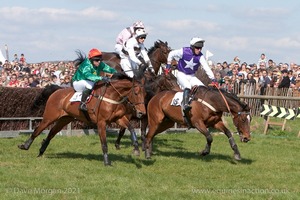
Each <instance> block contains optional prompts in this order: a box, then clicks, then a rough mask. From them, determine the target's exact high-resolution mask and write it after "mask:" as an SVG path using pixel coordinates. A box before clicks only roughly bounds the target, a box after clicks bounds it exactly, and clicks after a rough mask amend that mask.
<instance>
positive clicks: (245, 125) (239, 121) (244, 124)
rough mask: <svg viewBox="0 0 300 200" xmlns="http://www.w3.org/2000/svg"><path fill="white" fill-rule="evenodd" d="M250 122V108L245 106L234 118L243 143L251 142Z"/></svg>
mask: <svg viewBox="0 0 300 200" xmlns="http://www.w3.org/2000/svg"><path fill="white" fill-rule="evenodd" d="M250 122H251V115H250V108H249V106H248V105H247V104H245V105H244V107H243V109H242V110H241V111H239V112H238V113H236V114H235V115H234V117H233V123H234V125H235V126H236V128H237V131H238V133H239V135H240V139H241V141H242V142H248V141H250V140H251V135H250Z"/></svg>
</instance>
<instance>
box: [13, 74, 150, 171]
mask: <svg viewBox="0 0 300 200" xmlns="http://www.w3.org/2000/svg"><path fill="white" fill-rule="evenodd" d="M142 73H144V72H142ZM144 84H145V79H144V78H141V79H136V78H135V77H134V78H130V77H128V76H127V75H126V74H125V73H115V74H113V76H112V77H111V82H110V83H109V84H105V83H104V82H102V81H99V82H97V83H96V84H95V86H94V93H93V95H92V98H91V100H90V102H89V103H88V113H89V118H90V120H88V119H87V116H86V115H85V114H84V113H83V112H82V111H80V110H79V109H78V103H79V102H76V103H74V102H70V98H71V97H72V96H73V94H74V89H73V88H65V89H58V90H56V91H55V92H54V93H53V94H51V95H50V97H49V99H48V100H47V103H46V107H45V111H44V114H43V119H42V121H41V123H40V124H39V126H38V127H37V128H36V129H35V130H34V132H33V133H32V134H31V136H30V137H29V139H28V140H26V141H25V142H24V143H23V144H20V145H19V146H18V147H19V148H20V149H23V150H28V149H29V148H30V145H31V144H32V142H33V141H34V139H35V138H36V137H37V136H38V135H40V133H41V132H42V131H43V130H44V129H46V128H47V127H48V126H50V125H51V124H53V123H55V125H54V126H53V127H52V128H51V129H50V132H49V134H48V136H47V138H46V139H45V140H44V141H43V142H42V146H41V148H40V150H39V151H40V152H39V156H42V155H43V153H44V152H45V150H46V148H47V146H48V145H49V143H50V141H51V139H52V138H53V137H54V136H55V135H56V134H57V133H58V132H59V131H60V130H61V129H62V128H63V127H64V126H66V125H67V124H68V123H70V122H72V121H74V120H80V121H83V122H87V123H89V122H91V123H93V124H96V125H97V129H98V135H99V138H100V142H101V147H102V152H103V158H104V164H105V165H110V164H111V163H110V160H109V158H108V148H107V141H106V125H107V124H110V123H111V122H116V123H117V124H118V125H120V126H121V127H126V128H128V126H129V125H130V123H129V120H128V119H127V118H126V116H125V114H126V112H127V110H126V106H125V105H126V104H130V105H132V106H133V107H134V108H135V110H136V112H137V113H140V114H145V113H146V110H145V106H144V99H145V88H144ZM136 148H137V149H138V144H137V143H136V144H135V149H136Z"/></svg>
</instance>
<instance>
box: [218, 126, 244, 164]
mask: <svg viewBox="0 0 300 200" xmlns="http://www.w3.org/2000/svg"><path fill="white" fill-rule="evenodd" d="M215 128H216V129H219V130H221V131H223V132H224V133H225V135H226V136H227V137H228V140H229V144H230V146H231V149H232V150H233V153H234V159H236V160H241V154H240V152H239V149H238V146H237V144H236V143H235V141H234V138H233V136H232V134H231V132H230V130H229V129H228V128H226V126H225V125H224V123H223V122H222V121H220V122H218V123H217V124H215Z"/></svg>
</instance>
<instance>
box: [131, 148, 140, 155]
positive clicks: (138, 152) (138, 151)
mask: <svg viewBox="0 0 300 200" xmlns="http://www.w3.org/2000/svg"><path fill="white" fill-rule="evenodd" d="M132 154H133V155H135V156H137V157H139V156H140V150H135V149H134V150H133V151H132Z"/></svg>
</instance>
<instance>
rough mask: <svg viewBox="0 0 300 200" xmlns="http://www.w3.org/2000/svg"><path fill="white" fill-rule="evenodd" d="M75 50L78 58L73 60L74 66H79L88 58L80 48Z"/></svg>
mask: <svg viewBox="0 0 300 200" xmlns="http://www.w3.org/2000/svg"><path fill="white" fill-rule="evenodd" d="M75 52H76V54H77V58H76V59H75V60H74V61H73V62H74V66H75V67H77V66H78V65H80V64H81V63H82V62H83V61H84V60H85V59H86V55H85V54H84V53H83V52H82V51H80V50H76V51H75Z"/></svg>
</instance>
